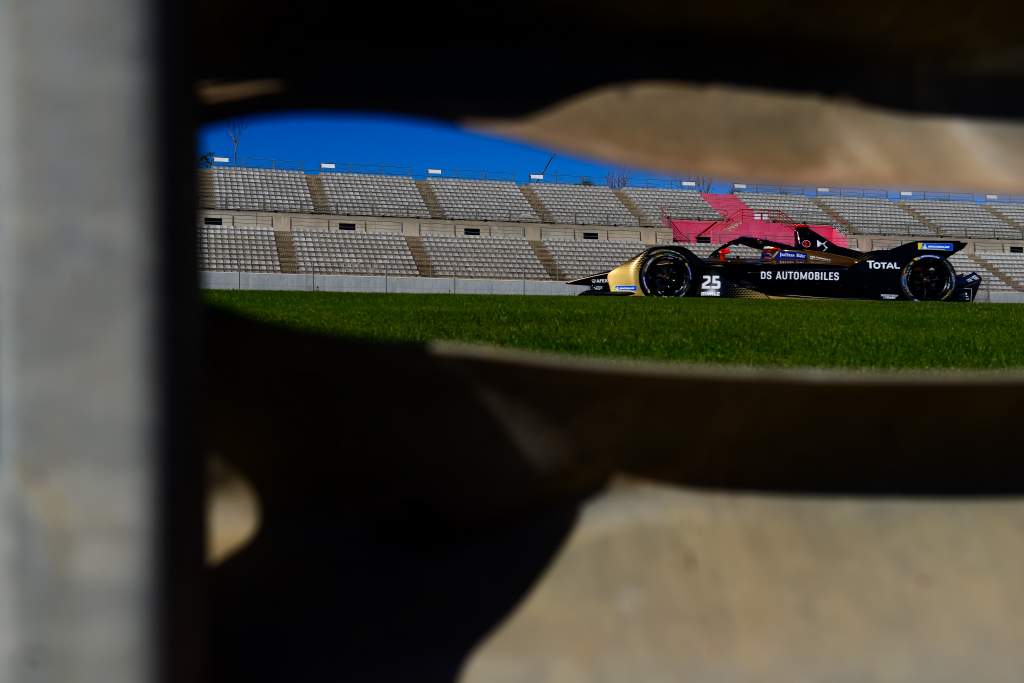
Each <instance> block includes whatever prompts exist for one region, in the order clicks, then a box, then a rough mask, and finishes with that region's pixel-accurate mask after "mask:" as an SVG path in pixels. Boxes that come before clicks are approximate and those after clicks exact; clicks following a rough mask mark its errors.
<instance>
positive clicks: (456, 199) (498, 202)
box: [426, 178, 540, 223]
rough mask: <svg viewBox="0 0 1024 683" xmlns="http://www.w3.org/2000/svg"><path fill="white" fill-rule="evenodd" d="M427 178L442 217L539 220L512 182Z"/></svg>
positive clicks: (532, 221)
mask: <svg viewBox="0 0 1024 683" xmlns="http://www.w3.org/2000/svg"><path fill="white" fill-rule="evenodd" d="M426 182H427V185H428V186H429V188H430V189H431V190H432V191H433V193H434V196H435V197H436V198H437V203H438V205H439V207H440V209H441V212H442V214H443V215H444V217H445V218H452V219H468V220H479V221H509V222H521V221H525V222H530V223H539V222H540V217H539V216H538V215H537V213H536V212H535V211H534V210H533V208H532V207H531V206H530V204H529V202H527V201H526V198H525V197H524V196H523V193H522V192H520V191H519V187H518V186H517V185H516V184H515V183H512V182H500V181H496V180H458V179H448V178H445V179H440V178H430V179H429V180H427V181H426Z"/></svg>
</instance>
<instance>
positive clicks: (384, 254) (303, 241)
mask: <svg viewBox="0 0 1024 683" xmlns="http://www.w3.org/2000/svg"><path fill="white" fill-rule="evenodd" d="M292 243H293V245H294V249H295V257H296V262H297V266H298V271H299V272H300V273H336V274H348V275H419V270H418V269H417V267H416V263H415V261H414V260H413V257H412V253H411V252H410V251H409V245H408V244H407V243H406V240H405V238H404V237H402V236H401V235H365V234H358V233H345V232H326V231H316V232H293V233H292Z"/></svg>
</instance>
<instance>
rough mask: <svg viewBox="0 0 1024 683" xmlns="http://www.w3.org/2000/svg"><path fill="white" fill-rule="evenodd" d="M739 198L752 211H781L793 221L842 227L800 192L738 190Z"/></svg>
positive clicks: (842, 226)
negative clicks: (779, 192)
mask: <svg viewBox="0 0 1024 683" xmlns="http://www.w3.org/2000/svg"><path fill="white" fill-rule="evenodd" d="M737 194H739V196H740V198H741V199H742V200H743V202H744V203H745V204H746V205H747V206H748V207H750V208H751V209H752V210H753V211H754V213H758V212H764V213H766V214H768V213H772V212H782V213H783V214H785V215H786V216H788V217H789V218H791V219H793V220H794V221H799V222H801V223H814V224H815V225H834V226H835V227H837V228H839V229H844V228H845V226H844V225H843V224H842V222H840V221H837V220H836V219H835V218H833V217H832V216H830V215H829V214H827V213H825V211H823V210H822V209H821V207H820V206H818V205H816V204H814V203H813V202H812V201H811V200H810V199H809V198H808V197H805V196H804V195H801V194H772V193H766V192H748V191H739V192H738V193H737Z"/></svg>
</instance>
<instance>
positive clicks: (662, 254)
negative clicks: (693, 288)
mask: <svg viewBox="0 0 1024 683" xmlns="http://www.w3.org/2000/svg"><path fill="white" fill-rule="evenodd" d="M692 282H693V270H692V269H691V268H690V261H689V260H688V259H687V258H686V256H685V255H684V254H682V253H680V252H678V251H676V250H674V249H655V250H653V251H651V252H649V253H648V254H647V256H646V257H645V258H644V262H643V264H642V265H641V266H640V288H641V290H643V293H644V294H646V295H647V296H686V293H687V292H688V291H689V290H690V284H691V283H692Z"/></svg>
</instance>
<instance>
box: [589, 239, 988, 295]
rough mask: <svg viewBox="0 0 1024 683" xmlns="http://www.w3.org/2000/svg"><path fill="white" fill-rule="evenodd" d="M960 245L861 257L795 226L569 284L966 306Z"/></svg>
mask: <svg viewBox="0 0 1024 683" xmlns="http://www.w3.org/2000/svg"><path fill="white" fill-rule="evenodd" d="M965 246H967V245H966V244H965V243H964V242H955V241H943V240H929V241H920V242H907V243H906V244H902V245H900V246H898V247H894V248H892V249H882V250H879V251H869V252H866V253H865V252H859V251H855V250H853V249H848V248H846V247H841V246H839V245H836V244H833V243H832V242H830V241H829V240H827V239H825V238H824V237H822V236H821V235H819V234H818V233H816V232H815V231H814V230H812V229H811V228H809V227H807V226H795V227H794V244H793V245H787V244H781V243H779V242H772V241H769V240H764V239H760V238H757V237H740V238H737V239H734V240H731V241H729V242H727V243H725V244H723V245H722V246H720V247H719V248H718V249H716V250H715V251H713V252H712V253H711V254H710V256H708V257H707V258H700V257H698V256H696V255H695V254H694V253H693V252H692V251H690V250H689V249H687V248H686V247H685V246H682V245H679V244H664V245H658V246H655V247H651V248H649V249H647V250H645V251H644V252H642V253H640V254H637V255H636V256H635V257H633V258H632V259H630V260H629V261H626V262H625V263H623V264H622V265H620V266H618V267H617V268H614V269H612V270H610V271H608V272H606V273H599V274H597V275H591V276H590V277H585V278H581V279H578V280H572V281H571V282H569V284H572V285H586V286H587V287H588V289H587V290H585V291H583V292H581V294H584V295H601V294H604V295H611V296H615V295H618V296H707V297H739V298H775V297H806V298H829V299H902V300H909V301H973V300H974V298H975V295H976V294H977V293H978V287H979V286H981V276H979V275H978V274H977V273H969V274H966V275H965V274H958V273H957V272H956V271H955V270H954V269H953V264H951V263H950V262H949V260H948V259H949V257H950V256H952V255H953V254H955V253H956V252H958V251H960V250H961V249H963V248H964V247H965Z"/></svg>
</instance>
